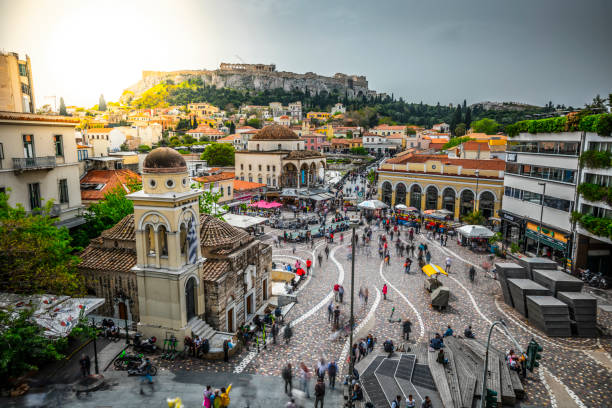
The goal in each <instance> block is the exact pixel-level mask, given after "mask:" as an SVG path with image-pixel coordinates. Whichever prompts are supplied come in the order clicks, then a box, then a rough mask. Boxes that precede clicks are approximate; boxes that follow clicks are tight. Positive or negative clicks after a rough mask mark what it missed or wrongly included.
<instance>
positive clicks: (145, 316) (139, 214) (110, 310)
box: [79, 142, 272, 342]
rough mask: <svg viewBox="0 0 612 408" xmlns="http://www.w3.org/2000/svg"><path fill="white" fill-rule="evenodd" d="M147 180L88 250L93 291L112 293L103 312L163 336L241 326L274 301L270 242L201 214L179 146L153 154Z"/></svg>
mask: <svg viewBox="0 0 612 408" xmlns="http://www.w3.org/2000/svg"><path fill="white" fill-rule="evenodd" d="M260 143H261V142H260ZM142 186H143V188H142V190H140V191H138V192H135V193H132V194H129V195H128V196H127V198H128V199H130V200H131V201H132V202H133V203H134V213H133V214H130V215H127V216H126V217H125V218H123V219H122V220H121V221H119V223H117V224H116V225H115V226H114V227H112V228H110V229H108V230H106V231H104V232H102V234H101V235H100V237H98V238H95V239H93V240H92V241H91V243H90V244H89V246H88V247H87V248H85V250H84V251H83V253H82V254H81V258H82V262H81V264H80V265H79V268H80V271H81V273H82V274H83V275H84V276H85V279H86V286H87V289H88V292H89V294H91V295H95V296H97V297H103V298H105V299H106V302H105V305H104V306H103V310H100V311H99V313H101V314H103V315H105V316H113V317H115V318H117V319H127V320H129V321H132V322H134V323H137V324H138V326H137V330H138V331H140V332H141V333H143V334H144V335H145V336H156V337H157V338H158V339H165V338H167V337H169V336H170V335H174V336H175V337H176V338H178V339H183V338H184V337H185V336H190V337H193V336H195V335H199V336H200V337H207V338H210V337H211V336H214V335H215V333H234V332H235V331H236V330H237V329H238V327H240V325H242V324H244V323H245V322H246V321H248V320H249V318H250V317H251V316H252V315H253V314H255V312H256V311H257V310H258V309H260V308H261V307H263V306H265V305H267V300H268V298H269V296H270V293H271V282H270V271H271V267H272V249H271V247H270V245H268V244H265V243H262V242H261V241H258V240H255V239H254V238H253V237H252V236H251V235H249V234H248V233H247V232H245V231H244V230H242V229H239V228H236V227H232V226H230V225H229V224H227V223H226V222H224V221H222V220H220V219H218V218H215V217H212V216H210V215H208V214H201V213H200V211H199V203H198V199H199V196H200V194H201V193H202V192H201V191H200V190H197V189H193V188H191V186H190V182H189V176H188V172H187V166H186V163H185V160H184V159H183V157H182V156H181V155H180V154H179V153H177V152H176V151H175V150H173V149H170V148H166V147H160V148H157V149H154V150H153V151H151V152H150V153H149V154H148V155H147V157H146V158H145V160H144V163H143V174H142ZM213 338H214V337H213ZM213 342H214V341H213Z"/></svg>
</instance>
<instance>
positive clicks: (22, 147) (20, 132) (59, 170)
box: [0, 112, 85, 228]
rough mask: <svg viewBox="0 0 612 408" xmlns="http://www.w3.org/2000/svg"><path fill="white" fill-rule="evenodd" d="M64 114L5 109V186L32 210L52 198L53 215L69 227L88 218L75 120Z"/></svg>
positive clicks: (1, 140)
mask: <svg viewBox="0 0 612 408" xmlns="http://www.w3.org/2000/svg"><path fill="white" fill-rule="evenodd" d="M78 124H79V121H78V119H73V118H70V117H64V116H46V115H34V114H29V113H9V112H0V192H5V193H8V194H9V195H10V198H9V203H10V205H12V206H16V205H17V204H21V205H23V207H24V208H25V210H26V211H28V212H32V211H36V210H37V209H39V208H41V207H43V206H44V205H45V204H46V203H47V202H49V201H50V200H53V203H54V204H53V208H52V210H51V215H52V216H54V217H57V218H58V223H57V225H59V226H66V227H68V228H72V227H75V226H77V225H80V224H82V223H84V222H85V221H84V219H83V217H82V216H81V213H82V209H83V205H82V204H81V191H80V184H79V162H78V160H77V145H76V138H75V131H74V129H75V126H77V125H78Z"/></svg>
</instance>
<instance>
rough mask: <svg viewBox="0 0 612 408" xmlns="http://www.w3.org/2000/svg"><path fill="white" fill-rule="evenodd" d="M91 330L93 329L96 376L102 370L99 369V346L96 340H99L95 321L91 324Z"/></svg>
mask: <svg viewBox="0 0 612 408" xmlns="http://www.w3.org/2000/svg"><path fill="white" fill-rule="evenodd" d="M91 328H92V329H93V346H94V366H95V368H96V374H100V370H99V368H98V344H97V343H96V339H97V338H98V329H97V328H96V323H95V322H94V321H92V322H91Z"/></svg>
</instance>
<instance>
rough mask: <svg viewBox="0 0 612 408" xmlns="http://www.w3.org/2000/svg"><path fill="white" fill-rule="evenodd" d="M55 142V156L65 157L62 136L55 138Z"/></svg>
mask: <svg viewBox="0 0 612 408" xmlns="http://www.w3.org/2000/svg"><path fill="white" fill-rule="evenodd" d="M53 140H54V142H55V155H56V156H63V155H64V145H63V143H62V135H55V136H53Z"/></svg>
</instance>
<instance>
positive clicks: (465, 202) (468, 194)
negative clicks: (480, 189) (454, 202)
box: [459, 190, 474, 215]
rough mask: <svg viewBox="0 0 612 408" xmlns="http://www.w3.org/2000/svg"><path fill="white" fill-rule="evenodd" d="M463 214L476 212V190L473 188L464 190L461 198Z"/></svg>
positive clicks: (461, 211)
mask: <svg viewBox="0 0 612 408" xmlns="http://www.w3.org/2000/svg"><path fill="white" fill-rule="evenodd" d="M459 208H460V213H461V215H468V214H471V213H473V212H474V192H473V191H472V190H463V191H462V192H461V200H460V207H459Z"/></svg>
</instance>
